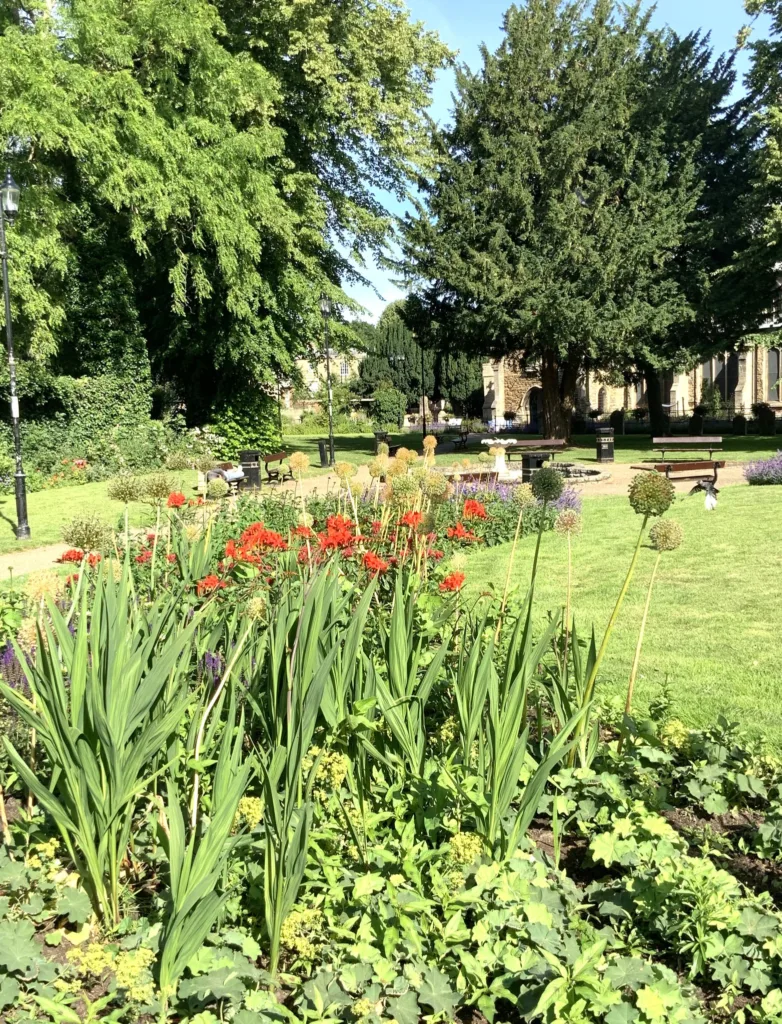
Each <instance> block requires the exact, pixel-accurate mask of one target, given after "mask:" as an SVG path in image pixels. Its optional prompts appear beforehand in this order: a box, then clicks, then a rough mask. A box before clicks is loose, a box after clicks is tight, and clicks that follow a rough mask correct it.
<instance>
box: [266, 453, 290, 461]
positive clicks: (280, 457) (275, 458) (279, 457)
mask: <svg viewBox="0 0 782 1024" xmlns="http://www.w3.org/2000/svg"><path fill="white" fill-rule="evenodd" d="M287 458H288V453H287V452H275V453H274V454H273V455H264V457H263V461H264V462H281V461H282V460H283V459H287Z"/></svg>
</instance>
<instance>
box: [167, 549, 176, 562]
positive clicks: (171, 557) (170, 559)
mask: <svg viewBox="0 0 782 1024" xmlns="http://www.w3.org/2000/svg"><path fill="white" fill-rule="evenodd" d="M166 561H167V562H171V563H172V564H173V563H174V562H176V555H175V554H174V552H173V551H172V552H171V553H170V554H168V555H166Z"/></svg>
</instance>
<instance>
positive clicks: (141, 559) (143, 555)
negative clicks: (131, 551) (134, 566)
mask: <svg viewBox="0 0 782 1024" xmlns="http://www.w3.org/2000/svg"><path fill="white" fill-rule="evenodd" d="M151 558H152V552H151V551H150V550H149V548H144V549H143V551H141V552H140V554H138V555H136V561H137V562H138V564H139V565H143V564H144V563H145V562H148V561H149V560H150V559H151Z"/></svg>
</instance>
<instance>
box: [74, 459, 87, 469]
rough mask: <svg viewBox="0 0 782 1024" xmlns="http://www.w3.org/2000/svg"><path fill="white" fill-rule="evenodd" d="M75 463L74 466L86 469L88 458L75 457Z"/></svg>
mask: <svg viewBox="0 0 782 1024" xmlns="http://www.w3.org/2000/svg"><path fill="white" fill-rule="evenodd" d="M73 464H74V466H75V467H76V468H77V469H86V468H87V460H86V459H74V460H73Z"/></svg>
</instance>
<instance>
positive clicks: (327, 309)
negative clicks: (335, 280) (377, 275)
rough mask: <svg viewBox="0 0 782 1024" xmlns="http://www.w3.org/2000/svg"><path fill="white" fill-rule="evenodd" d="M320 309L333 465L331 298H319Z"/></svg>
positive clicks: (330, 455)
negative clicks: (324, 349) (330, 349)
mask: <svg viewBox="0 0 782 1024" xmlns="http://www.w3.org/2000/svg"><path fill="white" fill-rule="evenodd" d="M320 311H321V313H322V314H323V336H324V340H325V345H326V389H327V394H328V404H329V465H330V466H333V465H334V403H333V396H332V393H331V353H330V352H329V347H330V343H331V339H330V338H329V317H330V316H331V299H329V298H327V296H325V295H321V298H320Z"/></svg>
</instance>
